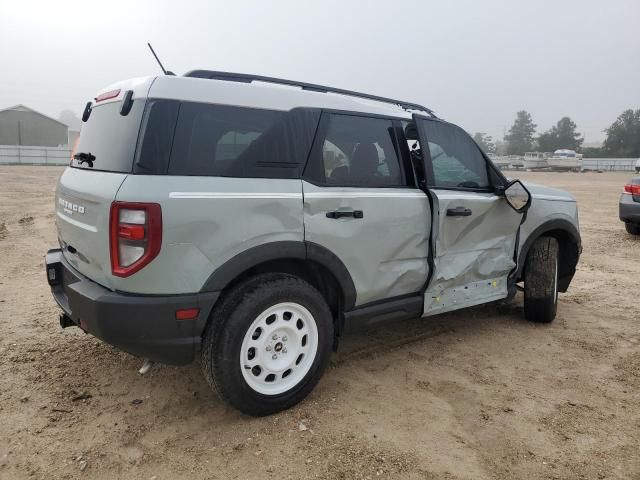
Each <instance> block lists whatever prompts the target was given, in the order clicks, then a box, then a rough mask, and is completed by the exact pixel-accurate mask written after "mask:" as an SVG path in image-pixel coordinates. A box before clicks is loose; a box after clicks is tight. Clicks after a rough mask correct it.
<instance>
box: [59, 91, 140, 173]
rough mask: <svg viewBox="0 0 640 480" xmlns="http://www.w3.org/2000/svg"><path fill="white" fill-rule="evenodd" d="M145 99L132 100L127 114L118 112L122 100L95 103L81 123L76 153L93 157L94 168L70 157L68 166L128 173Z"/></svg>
mask: <svg viewBox="0 0 640 480" xmlns="http://www.w3.org/2000/svg"><path fill="white" fill-rule="evenodd" d="M144 104H145V100H144V99H143V100H134V102H133V106H132V107H131V110H130V111H129V114H128V115H126V116H122V115H120V107H121V105H122V103H121V102H111V103H105V104H103V105H100V104H98V105H95V106H94V107H93V109H92V110H91V115H90V116H89V119H88V120H87V121H86V122H85V123H83V124H82V128H81V130H80V139H79V141H78V146H77V147H76V153H90V154H91V155H93V156H94V157H95V160H94V161H93V167H89V165H88V164H87V163H83V164H80V162H79V161H78V160H72V163H71V166H72V167H77V168H86V169H89V170H100V171H105V172H121V173H130V172H131V167H132V163H133V156H134V154H135V149H136V142H137V140H138V131H139V130H140V121H141V118H142V111H143V110H144Z"/></svg>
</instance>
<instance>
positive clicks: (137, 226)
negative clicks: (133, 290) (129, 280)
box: [109, 202, 162, 277]
mask: <svg viewBox="0 0 640 480" xmlns="http://www.w3.org/2000/svg"><path fill="white" fill-rule="evenodd" d="M161 245H162V209H161V208H160V205H158V204H157V203H130V202H113V203H112V204H111V216H110V218H109V251H110V254H111V272H112V273H113V274H114V275H116V276H118V277H128V276H129V275H133V274H134V273H136V272H137V271H138V270H140V269H141V268H143V267H144V266H145V265H148V264H149V262H151V260H153V259H154V258H156V257H157V256H158V253H160V246H161Z"/></svg>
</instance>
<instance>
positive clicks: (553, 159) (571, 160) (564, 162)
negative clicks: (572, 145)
mask: <svg viewBox="0 0 640 480" xmlns="http://www.w3.org/2000/svg"><path fill="white" fill-rule="evenodd" d="M547 164H548V165H549V167H551V169H552V170H559V171H576V172H577V171H579V170H580V169H581V168H582V155H581V154H576V152H575V150H569V149H566V148H561V149H559V150H556V151H555V152H553V155H551V156H550V157H549V158H547Z"/></svg>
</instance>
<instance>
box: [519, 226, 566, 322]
mask: <svg viewBox="0 0 640 480" xmlns="http://www.w3.org/2000/svg"><path fill="white" fill-rule="evenodd" d="M557 308H558V241H557V240H556V239H555V238H552V237H540V238H539V239H537V240H536V241H535V243H534V244H533V245H532V246H531V249H530V250H529V253H528V255H527V260H526V264H525V270H524V316H525V318H526V319H527V320H529V321H532V322H541V323H549V322H552V321H553V319H554V318H556V311H557Z"/></svg>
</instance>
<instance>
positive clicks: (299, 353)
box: [201, 274, 333, 416]
mask: <svg viewBox="0 0 640 480" xmlns="http://www.w3.org/2000/svg"><path fill="white" fill-rule="evenodd" d="M202 342H203V348H202V354H201V364H202V369H203V372H204V375H205V377H206V378H207V380H208V381H209V383H210V384H211V385H212V386H213V387H214V388H215V389H216V391H217V392H218V393H219V395H220V396H221V397H222V399H224V400H225V401H226V402H227V403H229V404H231V405H232V406H234V407H235V408H237V409H238V410H240V411H242V412H244V413H247V414H249V415H256V416H260V415H269V414H271V413H275V412H278V411H280V410H284V409H286V408H289V407H291V406H293V405H295V404H296V403H298V402H300V401H301V400H302V399H304V398H305V397H306V396H307V395H308V394H309V392H311V390H312V389H313V387H314V386H315V385H316V383H317V382H318V380H319V379H320V377H321V376H322V373H323V371H324V369H325V367H326V366H327V363H328V361H329V357H330V355H331V346H332V342H333V319H332V316H331V312H330V310H329V307H328V306H327V304H326V302H325V300H324V298H323V297H322V295H321V294H320V293H319V292H318V291H317V290H316V289H315V288H313V287H312V286H311V285H309V284H308V283H306V282H305V281H303V280H301V279H299V278H296V277H293V276H289V275H280V274H266V275H260V276H257V277H255V278H253V279H251V280H249V281H248V282H245V283H244V284H241V285H239V286H238V287H236V288H235V289H234V290H233V291H231V292H230V293H229V294H228V295H226V296H225V298H224V299H222V301H221V303H220V305H218V306H217V307H216V308H215V309H214V312H213V313H212V319H211V322H210V324H209V326H208V328H207V330H206V332H205V335H204V338H203V341H202Z"/></svg>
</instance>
